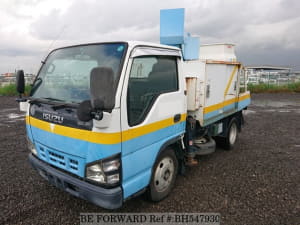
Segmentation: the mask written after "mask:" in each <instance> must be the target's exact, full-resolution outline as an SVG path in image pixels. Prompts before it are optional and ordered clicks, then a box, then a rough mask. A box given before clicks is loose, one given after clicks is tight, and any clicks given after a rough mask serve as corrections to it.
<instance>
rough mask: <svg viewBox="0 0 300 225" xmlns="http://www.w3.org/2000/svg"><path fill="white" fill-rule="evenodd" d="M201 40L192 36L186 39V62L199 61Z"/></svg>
mask: <svg viewBox="0 0 300 225" xmlns="http://www.w3.org/2000/svg"><path fill="white" fill-rule="evenodd" d="M199 51H200V40H199V38H198V37H191V36H190V35H188V36H186V37H185V38H184V46H183V58H184V60H196V59H199Z"/></svg>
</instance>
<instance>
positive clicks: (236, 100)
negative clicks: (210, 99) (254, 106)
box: [204, 94, 250, 114]
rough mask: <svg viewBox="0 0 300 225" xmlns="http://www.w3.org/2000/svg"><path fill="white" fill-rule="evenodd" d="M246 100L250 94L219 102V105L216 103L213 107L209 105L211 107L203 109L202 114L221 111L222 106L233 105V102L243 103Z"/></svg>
mask: <svg viewBox="0 0 300 225" xmlns="http://www.w3.org/2000/svg"><path fill="white" fill-rule="evenodd" d="M247 98H250V94H245V95H241V96H239V97H236V98H232V99H229V100H226V101H224V102H220V103H217V104H215V105H211V106H208V107H205V108H204V114H206V113H210V112H213V111H215V110H218V109H222V108H223V107H224V106H227V105H230V104H233V103H235V102H240V101H243V100H245V99H247Z"/></svg>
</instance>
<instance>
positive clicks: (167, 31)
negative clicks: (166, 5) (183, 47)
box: [160, 8, 184, 45]
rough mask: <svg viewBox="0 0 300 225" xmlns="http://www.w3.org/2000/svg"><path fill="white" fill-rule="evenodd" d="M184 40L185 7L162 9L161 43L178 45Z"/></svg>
mask: <svg viewBox="0 0 300 225" xmlns="http://www.w3.org/2000/svg"><path fill="white" fill-rule="evenodd" d="M183 42H184V9H183V8H180V9H164V10H160V43H161V44H166V45H178V44H183Z"/></svg>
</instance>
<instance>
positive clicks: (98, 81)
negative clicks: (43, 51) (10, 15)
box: [17, 9, 250, 209]
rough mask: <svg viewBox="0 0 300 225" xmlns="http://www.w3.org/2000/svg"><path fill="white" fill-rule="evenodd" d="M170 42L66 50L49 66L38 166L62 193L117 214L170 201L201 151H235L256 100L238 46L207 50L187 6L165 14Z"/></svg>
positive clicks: (30, 123)
mask: <svg viewBox="0 0 300 225" xmlns="http://www.w3.org/2000/svg"><path fill="white" fill-rule="evenodd" d="M160 16H161V30H160V41H161V44H154V43H146V42H109V43H92V44H82V45H76V46H69V47H63V48H58V49H55V50H53V51H51V52H50V53H49V55H48V56H47V57H46V59H45V60H44V61H43V62H42V65H41V68H40V70H39V72H38V74H37V77H36V79H35V81H34V83H33V84H32V89H31V93H30V95H29V97H22V93H24V73H23V71H18V73H17V90H18V92H19V93H20V96H21V97H20V99H19V100H18V101H19V104H20V110H22V111H26V130H27V140H28V147H29V149H30V154H29V161H30V163H31V165H32V166H33V168H34V169H36V170H37V171H38V173H39V174H40V175H41V176H42V177H44V178H45V179H46V180H48V181H49V182H50V183H51V184H53V185H55V186H56V187H58V188H60V189H62V190H64V191H66V192H68V193H70V194H72V195H74V196H77V197H79V198H83V199H86V200H87V201H90V202H92V203H94V204H96V205H98V206H101V207H104V208H107V209H115V208H119V207H121V206H122V204H123V203H124V201H126V200H127V199H129V198H132V197H134V196H137V195H138V194H141V193H143V192H144V191H146V192H147V193H148V195H149V197H150V199H151V200H153V201H159V200H162V199H163V198H165V197H166V196H167V195H168V194H169V193H170V191H171V189H172V187H173V186H174V181H175V179H176V175H177V174H178V173H179V172H182V171H183V170H184V168H185V166H186V164H188V163H189V160H190V159H191V160H195V159H194V156H196V155H205V154H210V153H213V152H214V151H215V148H216V143H220V144H221V145H222V146H223V147H224V148H225V149H231V148H233V146H234V144H235V142H236V139H237V136H238V132H239V131H240V130H241V127H242V125H243V122H244V121H243V113H242V111H243V110H244V109H246V108H247V106H248V105H249V104H250V93H249V92H248V91H247V86H246V82H245V81H246V78H245V73H244V72H243V67H242V65H241V63H239V62H238V61H237V59H236V56H235V54H234V45H232V44H213V45H202V46H200V44H199V38H197V37H193V36H190V35H189V34H186V33H185V32H184V9H173V10H162V11H161V15H160Z"/></svg>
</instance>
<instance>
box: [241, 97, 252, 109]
mask: <svg viewBox="0 0 300 225" xmlns="http://www.w3.org/2000/svg"><path fill="white" fill-rule="evenodd" d="M250 103H251V99H250V98H247V99H245V100H243V101H240V102H239V103H238V110H242V109H244V108H245V107H247V106H248V105H250Z"/></svg>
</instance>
